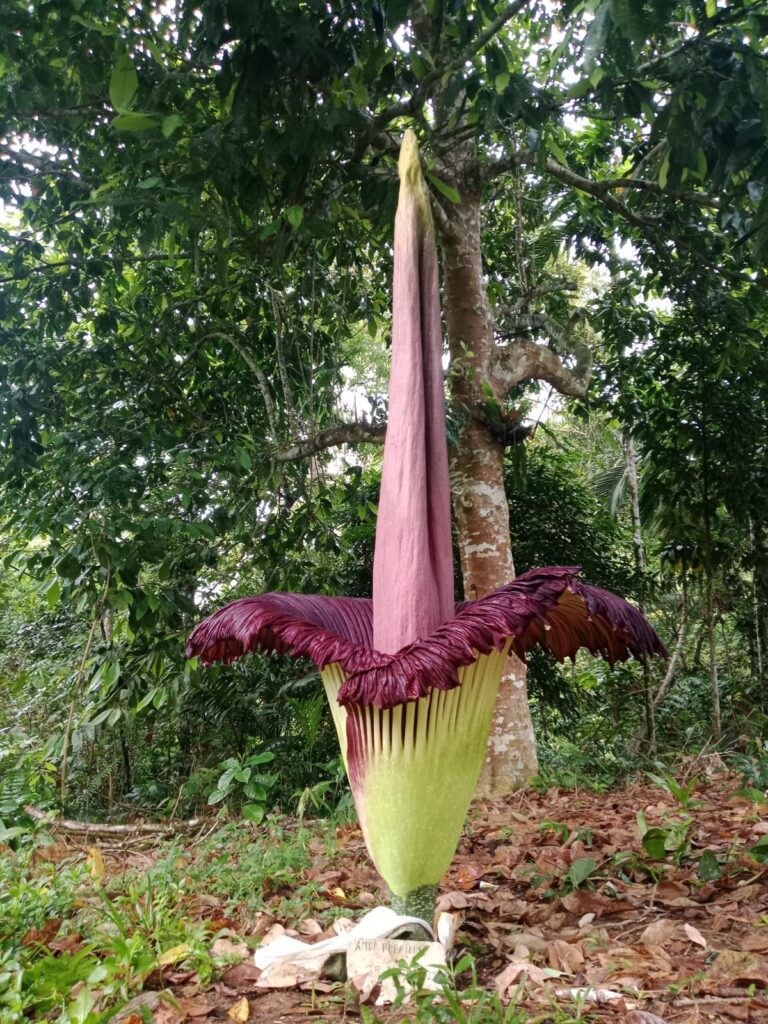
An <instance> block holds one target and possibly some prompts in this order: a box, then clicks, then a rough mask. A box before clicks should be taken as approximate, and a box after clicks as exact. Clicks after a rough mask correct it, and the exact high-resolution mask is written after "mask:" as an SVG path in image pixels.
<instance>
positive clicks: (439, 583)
mask: <svg viewBox="0 0 768 1024" xmlns="http://www.w3.org/2000/svg"><path fill="white" fill-rule="evenodd" d="M398 170H399V173H400V197H399V201H398V207H397V216H396V219H395V247H394V248H395V267H394V280H393V289H392V291H393V309H392V363H391V372H390V384H389V415H388V426H387V437H386V442H385V445H384V469H383V472H382V478H381V495H380V498H379V510H378V518H377V523H376V547H375V553H374V560H373V646H374V648H375V649H376V650H377V651H380V652H382V653H387V654H389V653H395V652H396V651H399V650H400V649H401V648H402V647H404V646H405V645H406V644H409V643H413V642H414V641H417V640H423V639H425V638H426V637H428V636H430V635H431V634H432V633H433V632H434V631H435V629H437V627H438V626H440V625H441V624H442V623H443V622H446V621H447V620H448V619H451V618H453V615H454V597H453V557H452V549H451V499H450V483H449V478H448V448H447V443H446V436H445V396H444V390H443V364H442V355H443V341H442V331H441V324H440V283H439V277H438V261H437V247H436V244H435V231H434V226H433V223H432V213H431V210H430V206H429V195H428V192H427V188H426V185H425V183H424V178H423V177H422V173H421V165H420V162H419V150H418V145H417V143H416V136H415V135H414V134H413V132H411V131H407V132H406V133H405V136H404V137H403V142H402V145H401V148H400V161H399V165H398Z"/></svg>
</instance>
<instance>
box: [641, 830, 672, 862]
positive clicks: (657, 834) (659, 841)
mask: <svg viewBox="0 0 768 1024" xmlns="http://www.w3.org/2000/svg"><path fill="white" fill-rule="evenodd" d="M668 838H669V837H668V835H667V831H666V829H663V828H649V829H648V831H647V832H646V833H645V835H644V836H643V849H644V850H645V852H646V853H647V854H648V856H649V857H650V858H651V859H652V860H664V856H665V854H666V842H667V839H668Z"/></svg>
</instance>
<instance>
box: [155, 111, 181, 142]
mask: <svg viewBox="0 0 768 1024" xmlns="http://www.w3.org/2000/svg"><path fill="white" fill-rule="evenodd" d="M183 124H184V121H183V120H182V118H181V117H180V116H179V115H178V114H169V115H168V116H167V117H164V118H163V120H162V123H161V125H160V131H161V132H162V133H163V137H164V138H166V139H170V137H171V136H172V135H173V133H174V132H175V131H176V129H177V128H181V126H182V125H183Z"/></svg>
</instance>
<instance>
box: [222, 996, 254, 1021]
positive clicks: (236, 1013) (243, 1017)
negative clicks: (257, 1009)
mask: <svg viewBox="0 0 768 1024" xmlns="http://www.w3.org/2000/svg"><path fill="white" fill-rule="evenodd" d="M250 1015H251V1004H250V1003H249V1002H248V1000H247V999H246V997H245V996H243V997H242V999H238V1001H237V1002H236V1003H234V1004H233V1005H232V1006H230V1008H229V1009H228V1010H227V1016H228V1017H229V1018H230V1020H233V1021H235V1024H246V1021H247V1020H248V1018H249V1017H250Z"/></svg>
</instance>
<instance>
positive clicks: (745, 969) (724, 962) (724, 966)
mask: <svg viewBox="0 0 768 1024" xmlns="http://www.w3.org/2000/svg"><path fill="white" fill-rule="evenodd" d="M724 981H725V982H728V983H729V984H732V985H743V984H746V985H748V984H751V983H752V982H761V983H762V984H763V985H765V984H766V983H767V982H768V965H766V964H765V963H758V961H757V960H756V959H755V958H754V956H752V955H751V954H750V953H743V952H742V951H741V950H737V949H724V950H722V951H721V953H720V955H719V956H718V958H717V960H715V962H714V963H713V964H712V967H711V968H710V971H709V977H708V978H706V979H705V980H704V983H703V986H704V987H705V989H706V990H707V991H710V992H712V991H715V992H716V991H717V989H718V986H719V985H720V984H722V982H724Z"/></svg>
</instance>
